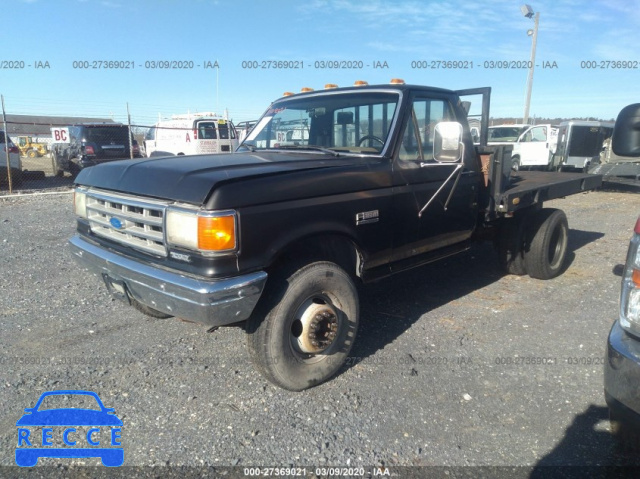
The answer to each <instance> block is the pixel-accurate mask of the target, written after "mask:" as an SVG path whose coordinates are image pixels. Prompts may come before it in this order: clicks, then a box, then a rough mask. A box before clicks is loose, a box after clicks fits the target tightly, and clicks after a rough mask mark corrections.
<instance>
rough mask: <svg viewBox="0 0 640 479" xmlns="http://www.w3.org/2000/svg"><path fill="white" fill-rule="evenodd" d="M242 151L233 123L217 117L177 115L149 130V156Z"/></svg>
mask: <svg viewBox="0 0 640 479" xmlns="http://www.w3.org/2000/svg"><path fill="white" fill-rule="evenodd" d="M237 147H238V138H237V134H236V129H235V127H234V126H233V123H231V121H229V120H228V119H226V118H223V117H220V116H217V115H216V114H215V113H191V114H186V115H174V116H172V117H171V119H169V120H161V121H159V122H158V123H156V124H155V125H154V126H153V127H151V128H150V129H149V131H148V132H147V134H146V136H145V139H144V149H145V152H146V155H147V156H149V157H150V156H160V155H201V154H216V153H231V152H233V151H235V149H236V148H237Z"/></svg>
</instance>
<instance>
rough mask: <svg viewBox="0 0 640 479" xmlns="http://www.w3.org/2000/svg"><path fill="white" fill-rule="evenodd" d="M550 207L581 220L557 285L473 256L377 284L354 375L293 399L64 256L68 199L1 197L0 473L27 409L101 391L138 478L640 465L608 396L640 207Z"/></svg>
mask: <svg viewBox="0 0 640 479" xmlns="http://www.w3.org/2000/svg"><path fill="white" fill-rule="evenodd" d="M547 206H554V207H561V208H563V209H564V210H565V211H566V213H567V216H568V219H569V227H570V230H571V231H570V255H569V261H568V267H567V270H566V272H565V273H564V274H563V275H562V276H560V277H559V278H556V279H554V280H551V281H538V280H533V279H530V278H528V277H516V276H505V275H503V274H502V273H501V272H500V271H499V269H498V268H497V266H496V257H495V254H494V252H493V249H492V247H491V246H490V245H479V246H478V247H476V248H473V249H472V250H471V251H470V252H468V253H466V254H464V255H461V256H458V257H454V258H451V259H449V260H447V261H445V262H441V263H439V264H435V265H431V266H428V267H424V268H421V269H418V270H414V271H412V272H410V273H406V274H403V275H401V276H397V277H394V278H392V279H390V280H386V281H384V282H381V283H377V284H374V285H372V286H370V287H367V288H366V289H365V290H364V292H363V293H362V296H361V302H362V326H361V331H360V333H359V336H358V340H357V342H356V345H355V347H354V350H353V354H352V357H351V358H350V359H349V361H348V364H347V367H345V368H344V370H343V371H342V372H341V374H339V375H338V377H336V378H335V379H333V380H332V381H330V382H328V383H326V384H324V385H321V386H319V387H316V388H314V389H311V390H308V391H305V392H302V393H290V392H286V391H283V390H280V389H277V388H275V387H273V386H271V385H270V384H269V383H267V382H266V381H265V380H264V379H263V378H262V377H261V376H260V375H259V374H258V373H257V372H256V371H255V370H254V368H253V367H252V366H251V364H250V362H249V360H248V356H247V353H246V350H245V344H244V342H245V338H244V333H243V331H242V330H240V329H237V328H226V329H224V328H223V329H221V330H219V331H217V332H215V333H212V334H207V333H206V332H205V331H204V330H203V329H202V328H201V327H199V326H196V325H194V324H187V323H184V322H180V321H177V320H173V319H170V320H152V319H150V318H147V317H145V316H143V315H141V314H140V313H138V312H136V311H135V310H133V309H132V308H129V307H127V306H126V305H124V304H123V303H121V302H118V301H115V300H113V299H112V298H111V297H110V296H109V295H108V294H107V292H106V291H105V288H104V286H103V284H102V283H101V281H100V280H99V279H98V278H96V277H94V276H91V275H89V274H88V273H86V272H85V271H83V270H81V269H80V268H79V267H78V266H77V265H76V263H75V262H73V260H72V258H71V255H70V254H69V251H68V247H67V240H68V238H69V237H70V236H72V235H73V232H74V217H73V214H72V212H71V196H70V194H61V195H53V196H51V195H50V196H32V197H21V198H5V199H1V198H0V268H1V271H2V273H3V274H2V275H1V276H0V290H1V291H2V294H1V295H0V350H1V351H2V352H1V353H0V363H1V364H2V368H1V369H0V371H1V372H0V411H1V414H0V418H1V421H2V427H0V465H2V466H11V465H13V464H15V463H14V451H15V444H16V434H17V432H16V421H17V420H18V419H19V418H20V417H21V415H22V414H23V410H24V408H26V407H32V406H33V405H34V404H35V402H36V401H37V399H38V397H39V396H40V394H41V393H42V392H44V391H48V390H55V389H83V390H90V391H95V392H96V393H98V395H99V396H100V398H101V399H102V401H103V402H104V403H105V405H106V406H107V407H113V408H115V411H116V414H117V415H118V417H120V418H121V419H122V420H123V422H124V426H123V429H122V437H123V440H122V443H123V445H124V446H123V447H124V454H125V465H126V466H132V467H133V466H145V467H146V466H182V465H186V466H193V467H196V468H197V467H201V466H238V467H240V468H244V467H248V466H258V465H259V466H285V467H289V466H300V467H302V466H306V467H307V468H308V472H310V471H315V467H316V466H323V467H324V466H339V467H353V466H358V467H360V466H362V467H366V468H367V471H369V472H368V474H369V475H370V474H371V472H370V471H371V467H373V466H382V465H386V466H391V468H392V471H393V468H394V467H396V468H397V467H400V466H447V467H463V466H467V467H469V466H472V467H478V466H517V467H519V468H520V469H517V470H510V469H508V470H506V472H505V474H507V473H508V472H509V471H511V472H513V474H511V475H516V476H517V475H522V474H524V475H528V474H529V473H532V472H535V471H536V470H539V469H536V468H540V467H543V466H606V465H615V464H618V465H624V464H627V465H628V464H636V465H640V462H639V461H640V460H638V459H637V458H633V457H629V456H625V455H623V454H621V453H619V452H618V451H617V450H616V448H615V447H614V441H613V440H612V437H611V435H610V431H609V426H608V421H607V420H606V419H607V410H606V406H605V402H604V398H603V386H602V369H603V361H604V359H605V358H604V351H605V344H606V338H607V334H608V331H609V328H610V327H611V324H612V322H613V320H614V318H615V317H616V314H617V304H618V295H619V289H620V276H619V275H620V273H621V264H622V263H623V262H624V258H625V253H626V249H627V246H628V241H629V238H630V235H631V230H632V228H633V225H634V223H635V220H636V218H637V217H638V214H639V213H640V195H638V194H634V193H632V192H620V191H611V190H609V191H599V192H594V193H588V194H582V195H576V196H573V197H569V198H567V199H564V200H557V201H554V202H550V203H549V204H548V205H547ZM70 462H71V460H62V459H41V460H40V462H39V464H42V465H47V464H48V465H58V464H69V463H70ZM73 462H74V464H85V465H96V466H97V465H99V464H100V461H99V460H98V459H77V460H73ZM57 470H58V469H57ZM240 470H241V471H242V469H240ZM410 470H413V469H407V470H405V472H406V471H410ZM7 471H9V469H5V472H7ZM135 471H137V472H140V471H153V469H143V468H139V469H135ZM192 471H199V469H193V470H192ZM431 471H432V472H433V471H443V470H442V469H433V470H431ZM470 471H471V472H470V473H471V475H474V474H473V471H474V470H473V469H471V470H470ZM478 471H479V470H476V472H478ZM514 471H515V472H514ZM76 472H77V470H76ZM518 472H519V473H520V474H518ZM0 475H2V471H1V470H0ZM354 475H358V474H354ZM507 475H509V474H507ZM307 476H308V477H311V476H310V474H307Z"/></svg>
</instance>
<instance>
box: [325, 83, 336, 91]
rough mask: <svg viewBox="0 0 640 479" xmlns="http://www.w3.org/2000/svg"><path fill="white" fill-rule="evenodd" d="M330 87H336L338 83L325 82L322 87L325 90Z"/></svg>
mask: <svg viewBox="0 0 640 479" xmlns="http://www.w3.org/2000/svg"><path fill="white" fill-rule="evenodd" d="M332 88H338V85H336V84H335V83H327V84H326V85H325V86H324V89H325V90H331V89H332Z"/></svg>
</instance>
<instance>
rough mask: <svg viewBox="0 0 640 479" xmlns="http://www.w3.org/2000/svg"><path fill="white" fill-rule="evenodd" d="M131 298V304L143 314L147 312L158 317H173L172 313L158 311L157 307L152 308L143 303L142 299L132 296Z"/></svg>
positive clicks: (148, 314) (153, 316)
mask: <svg viewBox="0 0 640 479" xmlns="http://www.w3.org/2000/svg"><path fill="white" fill-rule="evenodd" d="M130 299H131V306H133V307H134V308H135V309H137V310H138V311H140V312H141V313H142V314H146V315H147V316H150V317H152V318H156V319H167V318H172V317H173V316H171V315H170V314H166V313H163V312H161V311H158V310H157V309H153V308H150V307H149V306H147V305H146V304H142V303H141V302H140V301H138V300H136V299H134V298H130Z"/></svg>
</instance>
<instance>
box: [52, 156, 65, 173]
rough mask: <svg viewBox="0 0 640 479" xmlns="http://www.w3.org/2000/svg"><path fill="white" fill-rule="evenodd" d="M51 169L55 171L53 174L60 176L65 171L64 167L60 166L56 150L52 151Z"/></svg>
mask: <svg viewBox="0 0 640 479" xmlns="http://www.w3.org/2000/svg"><path fill="white" fill-rule="evenodd" d="M51 171H52V173H53V176H56V177H58V178H60V177H61V176H62V175H64V171H62V168H60V167H59V166H58V157H57V155H56V154H55V152H54V151H52V152H51Z"/></svg>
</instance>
